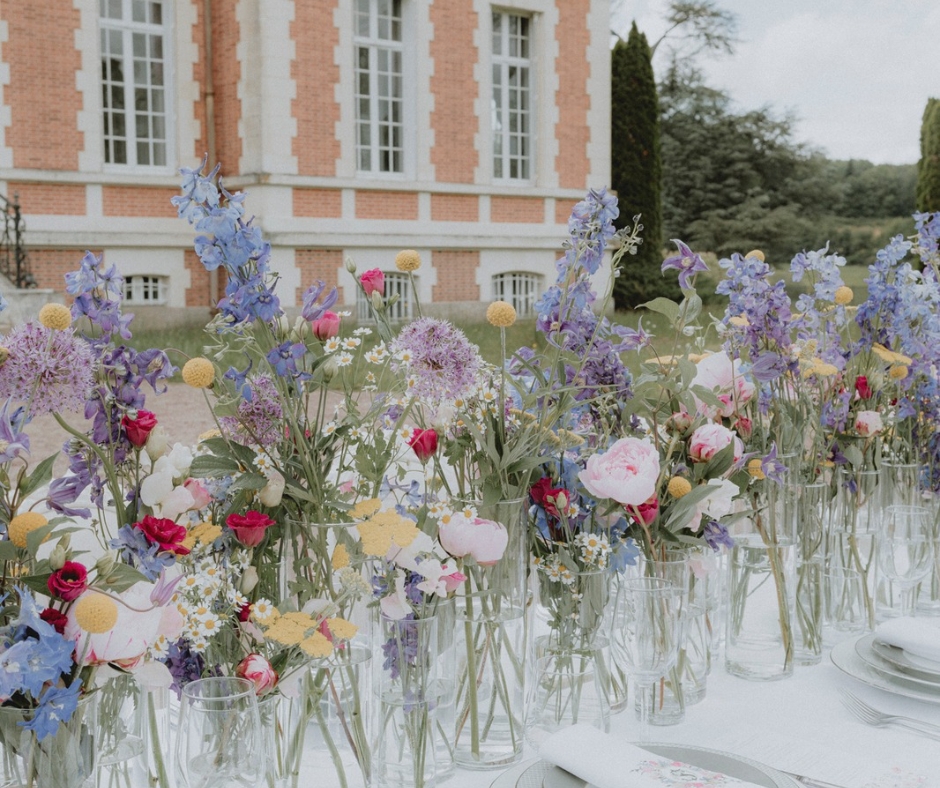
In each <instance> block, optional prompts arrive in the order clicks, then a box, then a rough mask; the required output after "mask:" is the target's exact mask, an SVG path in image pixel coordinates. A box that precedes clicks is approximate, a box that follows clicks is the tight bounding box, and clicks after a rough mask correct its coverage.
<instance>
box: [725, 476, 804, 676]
mask: <svg viewBox="0 0 940 788" xmlns="http://www.w3.org/2000/svg"><path fill="white" fill-rule="evenodd" d="M785 493H786V487H785V485H778V484H776V483H774V482H772V481H771V480H769V479H767V480H764V481H763V482H762V483H761V484H759V485H755V486H753V487H752V489H750V490H749V491H748V499H749V504H750V507H749V513H748V517H747V518H746V520H745V522H744V526H745V527H744V530H743V532H742V533H736V534H735V535H734V547H732V548H731V558H730V561H729V572H728V583H727V594H728V611H727V619H726V621H727V637H726V640H725V667H726V669H727V671H728V672H729V673H731V674H732V675H734V676H740V677H742V678H746V679H753V680H756V681H771V680H775V679H782V678H786V677H788V676H791V675H793V661H794V638H793V617H794V613H793V605H794V587H795V580H796V577H795V574H796V552H797V544H796V533H795V532H794V530H793V522H794V520H793V518H792V517H790V518H787V517H785V516H784V511H785V501H784V495H785Z"/></svg>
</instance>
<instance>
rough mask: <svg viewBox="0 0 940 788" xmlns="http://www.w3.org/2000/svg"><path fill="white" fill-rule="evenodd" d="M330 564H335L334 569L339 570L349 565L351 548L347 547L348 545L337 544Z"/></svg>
mask: <svg viewBox="0 0 940 788" xmlns="http://www.w3.org/2000/svg"><path fill="white" fill-rule="evenodd" d="M330 564H331V565H332V566H333V571H339V570H340V569H345V568H346V567H347V566H349V550H347V549H346V545H344V544H338V545H336V549H335V550H334V551H333V558H332V559H331V561H330Z"/></svg>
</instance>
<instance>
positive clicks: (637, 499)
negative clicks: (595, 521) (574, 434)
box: [578, 438, 659, 506]
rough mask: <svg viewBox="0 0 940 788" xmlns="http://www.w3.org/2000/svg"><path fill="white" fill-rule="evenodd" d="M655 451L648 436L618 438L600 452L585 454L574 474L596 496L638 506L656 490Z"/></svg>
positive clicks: (656, 459)
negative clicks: (585, 460) (576, 474)
mask: <svg viewBox="0 0 940 788" xmlns="http://www.w3.org/2000/svg"><path fill="white" fill-rule="evenodd" d="M658 477H659V453H658V452H657V451H656V447H655V446H653V444H652V443H651V442H650V440H649V439H648V438H642V439H641V438H621V439H620V440H619V441H617V442H616V443H614V444H612V445H611V447H610V448H609V449H608V450H607V451H606V452H604V453H603V454H594V455H591V457H589V458H588V461H587V466H586V467H585V469H584V470H583V471H581V473H579V474H578V478H579V479H580V480H581V483H582V484H583V485H584V487H585V489H586V490H587V491H588V492H589V493H591V495H594V496H596V497H598V498H610V499H611V500H614V501H617V502H618V503H621V504H623V505H624V506H640V505H641V504H643V503H645V502H646V501H648V500H649V499H650V498H651V497H652V496H653V493H654V492H656V480H657V478H658Z"/></svg>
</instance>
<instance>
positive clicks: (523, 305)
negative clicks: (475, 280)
mask: <svg viewBox="0 0 940 788" xmlns="http://www.w3.org/2000/svg"><path fill="white" fill-rule="evenodd" d="M491 281H492V286H493V300H494V301H505V302H506V303H509V304H512V306H513V308H514V309H515V310H516V314H517V315H519V317H532V316H533V315H534V314H535V304H536V302H537V301H538V300H539V298H540V297H541V295H542V291H543V289H544V287H545V277H544V276H542V274H534V273H532V272H531V271H506V272H503V273H499V274H493V278H492V280H491Z"/></svg>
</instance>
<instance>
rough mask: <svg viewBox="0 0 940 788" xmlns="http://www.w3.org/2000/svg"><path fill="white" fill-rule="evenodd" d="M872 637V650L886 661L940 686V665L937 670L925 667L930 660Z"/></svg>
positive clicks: (905, 672) (903, 671) (874, 636)
mask: <svg viewBox="0 0 940 788" xmlns="http://www.w3.org/2000/svg"><path fill="white" fill-rule="evenodd" d="M871 637H872V642H871V650H872V651H874V652H875V654H877V655H878V656H879V657H880V658H881V659H883V660H884V661H885V662H888V663H889V664H891V665H893V666H894V667H895V668H897V669H898V670H899V671H901V672H902V673H904V674H909V675H911V676H916V677H917V678H919V679H921V680H923V681H929V682H931V683H933V684H935V685H936V686H937V687H940V665H938V666H937V669H936V670H933V669H931V668H930V667H925V666H927V665H928V664H929V660H921V659H919V658H917V657H915V656H914V655H913V654H908V653H907V652H906V651H905V650H904V649H903V648H898V647H897V646H892V645H891V644H890V643H885V642H884V641H883V640H878V638H877V636H876V635H872V636H871ZM934 664H937V663H934Z"/></svg>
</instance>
